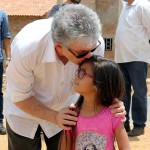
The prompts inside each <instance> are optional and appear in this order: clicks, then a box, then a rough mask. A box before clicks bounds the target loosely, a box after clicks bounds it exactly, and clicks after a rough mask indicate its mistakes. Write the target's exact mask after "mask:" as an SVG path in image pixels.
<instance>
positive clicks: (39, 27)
mask: <svg viewBox="0 0 150 150" xmlns="http://www.w3.org/2000/svg"><path fill="white" fill-rule="evenodd" d="M51 22H52V18H51V19H42V20H38V21H35V22H33V23H30V24H28V25H27V26H26V27H24V28H23V29H22V30H21V31H20V32H19V33H18V35H17V36H16V37H15V39H14V41H13V42H12V45H11V51H12V54H11V62H10V64H9V66H8V68H7V71H6V75H7V81H8V82H7V90H6V96H5V100H4V114H5V116H6V119H7V121H8V123H9V125H10V127H11V129H12V130H13V131H14V132H16V133H18V134H19V135H22V136H25V137H29V138H34V135H35V133H36V130H37V127H38V125H40V126H41V127H42V129H43V130H44V132H45V134H46V136H47V137H48V138H50V137H52V136H53V135H55V134H57V133H58V132H59V131H60V130H61V129H60V128H59V127H58V126H57V125H55V124H53V123H51V122H48V121H46V120H42V119H39V118H36V117H34V116H31V115H30V114H27V113H25V112H24V111H22V110H21V109H19V108H18V107H17V106H16V105H15V104H14V103H15V102H19V101H22V100H25V99H27V98H29V97H31V96H34V97H36V98H37V99H38V100H39V101H41V102H42V103H43V104H45V105H46V106H47V107H49V108H51V109H53V110H60V109H62V108H64V107H66V106H69V105H70V104H71V103H72V102H74V101H75V100H76V99H77V97H78V95H76V94H74V95H73V79H74V75H75V72H76V70H77V67H78V66H77V65H75V64H73V63H72V62H70V61H68V62H67V64H66V65H64V64H63V63H62V62H61V61H60V60H59V59H58V57H57V55H56V52H55V49H54V43H53V40H52V38H51V31H50V30H51ZM100 41H101V42H102V46H101V48H100V49H99V51H98V50H96V51H97V52H96V53H99V54H101V55H103V53H104V42H103V39H102V37H101V38H100Z"/></svg>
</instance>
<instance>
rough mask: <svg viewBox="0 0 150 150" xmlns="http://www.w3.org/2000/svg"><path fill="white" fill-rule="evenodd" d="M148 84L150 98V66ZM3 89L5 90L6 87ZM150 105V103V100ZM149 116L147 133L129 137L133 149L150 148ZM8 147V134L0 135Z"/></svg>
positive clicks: (0, 144)
mask: <svg viewBox="0 0 150 150" xmlns="http://www.w3.org/2000/svg"><path fill="white" fill-rule="evenodd" d="M5 83H6V80H5V78H4V85H5ZM147 86H148V97H149V100H150V66H149V71H148V78H147ZM3 90H4V91H5V87H4V89H3ZM149 105H150V102H149ZM149 113H150V111H149ZM148 116H149V118H148V121H147V126H146V128H145V134H144V135H141V136H138V137H131V138H129V141H130V145H131V149H132V150H150V114H149V115H148ZM7 149H8V148H7V135H0V150H7ZM31 150H32V148H31ZM42 150H46V147H45V144H44V142H43V141H42Z"/></svg>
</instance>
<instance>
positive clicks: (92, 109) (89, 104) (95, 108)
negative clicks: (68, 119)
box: [80, 99, 104, 117]
mask: <svg viewBox="0 0 150 150" xmlns="http://www.w3.org/2000/svg"><path fill="white" fill-rule="evenodd" d="M103 107H104V106H103V105H101V104H100V103H99V104H98V105H97V104H95V101H92V100H91V101H89V100H88V101H87V100H86V99H84V100H83V103H82V106H81V109H80V114H81V115H82V116H86V117H91V116H95V115H96V114H98V113H99V112H100V111H101V110H102V109H103Z"/></svg>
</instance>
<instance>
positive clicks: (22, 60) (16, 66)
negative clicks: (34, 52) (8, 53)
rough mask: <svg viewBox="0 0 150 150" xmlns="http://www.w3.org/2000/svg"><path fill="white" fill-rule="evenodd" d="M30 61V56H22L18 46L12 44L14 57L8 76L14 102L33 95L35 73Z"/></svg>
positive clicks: (8, 69)
mask: <svg viewBox="0 0 150 150" xmlns="http://www.w3.org/2000/svg"><path fill="white" fill-rule="evenodd" d="M12 45H13V44H12ZM30 62H31V61H30V57H29V56H22V54H21V52H20V50H19V49H18V47H17V46H16V45H15V46H14V45H13V46H12V58H11V61H10V63H9V66H8V68H7V70H6V76H7V81H8V83H7V86H8V89H11V90H10V93H11V100H12V101H13V102H19V101H22V100H25V99H27V98H29V97H31V96H32V95H33V91H32V86H33V83H34V74H33V71H32V69H31V66H32V65H31V64H30Z"/></svg>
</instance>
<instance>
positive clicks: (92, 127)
mask: <svg viewBox="0 0 150 150" xmlns="http://www.w3.org/2000/svg"><path fill="white" fill-rule="evenodd" d="M74 83H75V84H74V91H75V92H77V93H79V94H80V97H79V99H78V101H77V103H76V104H75V107H74V108H73V106H72V105H71V106H70V109H72V110H73V109H74V111H76V112H77V113H78V121H77V125H76V126H75V127H72V130H71V131H70V135H69V132H67V131H66V132H63V134H64V133H66V134H65V135H62V138H63V139H61V141H60V145H59V148H58V150H104V149H105V150H114V139H116V141H117V144H118V149H119V150H130V145H129V140H128V136H127V133H126V131H125V129H124V123H123V122H122V119H123V118H122V117H118V118H116V117H115V116H114V114H112V113H111V109H110V108H109V106H110V105H111V104H112V102H113V99H114V98H118V99H121V97H122V96H123V94H124V89H125V87H124V86H125V85H124V79H123V74H122V72H121V70H120V69H119V66H118V65H117V64H116V63H115V62H114V61H112V60H110V59H105V58H102V57H100V56H98V55H93V56H92V57H90V58H89V59H86V60H85V61H83V62H82V63H81V64H80V65H79V68H78V70H77V72H76V77H75V81H74ZM69 138H70V139H69ZM65 139H68V140H67V141H66V142H65ZM71 139H72V142H71ZM61 142H62V143H61ZM68 144H70V148H69V145H68ZM64 146H65V147H64Z"/></svg>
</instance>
